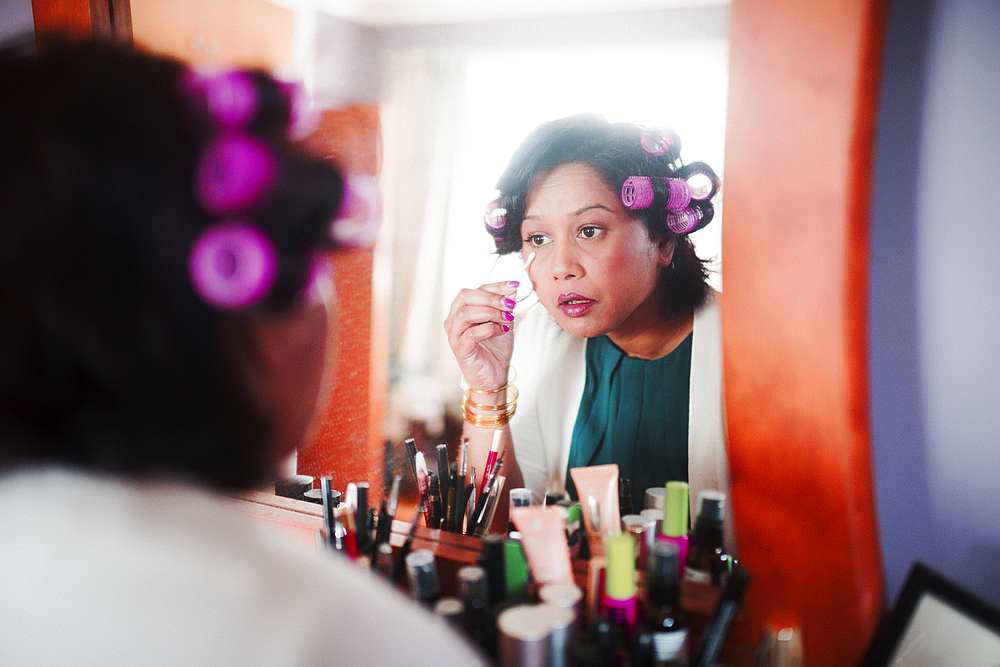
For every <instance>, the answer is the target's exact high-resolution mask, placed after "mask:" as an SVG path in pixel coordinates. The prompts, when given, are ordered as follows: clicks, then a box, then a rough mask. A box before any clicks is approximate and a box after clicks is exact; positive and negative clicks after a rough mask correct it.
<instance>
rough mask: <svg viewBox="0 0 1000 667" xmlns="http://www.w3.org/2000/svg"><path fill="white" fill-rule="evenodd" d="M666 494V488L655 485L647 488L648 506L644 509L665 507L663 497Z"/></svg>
mask: <svg viewBox="0 0 1000 667" xmlns="http://www.w3.org/2000/svg"><path fill="white" fill-rule="evenodd" d="M665 495H666V488H664V487H662V486H654V487H652V488H649V489H646V506H645V508H644V509H657V510H662V509H663V498H664V496H665Z"/></svg>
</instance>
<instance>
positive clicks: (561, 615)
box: [536, 603, 576, 667]
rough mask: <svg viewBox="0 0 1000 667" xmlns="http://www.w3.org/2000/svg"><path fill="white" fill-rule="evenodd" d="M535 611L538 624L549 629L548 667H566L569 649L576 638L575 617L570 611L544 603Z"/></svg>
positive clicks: (568, 661) (568, 662)
mask: <svg viewBox="0 0 1000 667" xmlns="http://www.w3.org/2000/svg"><path fill="white" fill-rule="evenodd" d="M536 610H537V612H536V613H537V614H538V617H539V618H538V622H539V624H544V625H547V626H548V628H549V661H548V667H568V665H569V664H570V660H569V648H570V646H571V645H572V643H573V640H574V639H575V637H576V615H575V614H574V613H573V610H572V609H567V608H566V607H558V606H554V605H549V604H544V603H543V604H540V605H538V606H537V607H536Z"/></svg>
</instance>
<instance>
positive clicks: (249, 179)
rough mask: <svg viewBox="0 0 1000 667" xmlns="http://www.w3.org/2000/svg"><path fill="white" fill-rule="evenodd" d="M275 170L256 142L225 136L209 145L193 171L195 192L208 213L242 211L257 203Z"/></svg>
mask: <svg viewBox="0 0 1000 667" xmlns="http://www.w3.org/2000/svg"><path fill="white" fill-rule="evenodd" d="M277 170H278V165H277V160H276V159H275V157H274V155H273V154H272V153H271V151H269V150H268V149H267V148H266V147H265V146H264V145H263V144H261V143H260V142H259V141H256V140H254V139H251V138H250V137H248V136H245V135H242V134H233V133H230V134H225V135H223V136H221V137H219V138H218V139H216V140H215V141H214V142H212V144H211V145H209V147H208V148H207V149H206V150H205V153H204V155H202V157H201V161H200V162H199V163H198V166H197V167H196V168H195V192H196V193H197V194H198V198H199V199H200V200H201V203H202V205H203V206H204V207H205V210H207V211H208V212H209V213H214V214H221V213H234V212H238V211H245V210H247V209H249V208H250V207H252V206H253V205H254V204H256V203H257V202H258V201H260V199H261V198H262V197H263V195H264V193H265V192H266V191H267V189H268V188H269V187H270V186H271V183H272V182H273V180H274V176H275V173H276V172H277Z"/></svg>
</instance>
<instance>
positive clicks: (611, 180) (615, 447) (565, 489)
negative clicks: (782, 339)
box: [445, 114, 731, 543]
mask: <svg viewBox="0 0 1000 667" xmlns="http://www.w3.org/2000/svg"><path fill="white" fill-rule="evenodd" d="M680 149H681V141H680V138H679V137H678V136H677V134H676V133H674V132H672V131H670V130H661V129H649V128H644V127H642V126H639V125H636V124H633V123H609V122H607V121H606V120H605V119H604V118H603V117H601V116H598V115H592V114H585V115H578V116H571V117H568V118H564V119H561V120H556V121H551V122H548V123H545V124H543V125H541V126H539V127H538V128H537V129H536V130H535V131H534V132H533V133H531V134H530V135H529V136H528V137H527V138H526V139H525V141H524V142H523V143H522V144H521V146H520V147H519V148H518V149H517V151H516V152H515V154H514V156H513V157H512V159H511V160H510V163H509V164H508V166H507V168H506V170H505V171H504V173H503V175H502V176H501V177H500V180H499V182H498V184H497V189H498V190H499V197H498V198H497V200H496V201H495V202H493V203H492V204H491V205H490V206H489V207H488V208H487V213H486V218H485V224H486V228H487V231H488V232H489V233H490V234H491V235H492V236H493V238H494V240H495V243H496V249H497V253H498V254H501V255H504V254H508V253H520V255H521V257H522V258H523V260H524V261H525V262H526V264H527V270H526V272H525V274H526V276H527V279H528V280H530V282H531V287H532V288H533V290H534V293H535V295H536V296H537V303H533V304H531V305H520V304H519V302H518V301H516V300H515V294H516V292H517V290H518V287H519V285H518V282H517V281H508V282H499V283H491V284H487V285H482V286H480V287H478V288H476V289H465V290H462V291H461V292H460V293H459V294H458V295H457V297H456V298H455V300H454V302H453V303H452V306H451V310H450V312H449V314H448V317H447V319H446V321H445V330H446V332H447V336H448V342H449V345H450V347H451V349H452V352H453V353H454V355H455V358H456V360H457V362H458V364H459V367H460V369H461V371H462V374H463V389H464V399H465V400H464V402H463V413H464V415H465V418H466V423H465V425H464V431H463V437H465V438H467V439H468V441H469V451H470V462H471V463H472V464H474V465H476V466H477V467H479V469H480V470H481V469H482V468H481V467H480V466H483V465H484V464H485V462H486V460H487V457H488V456H489V450H490V448H491V445H493V443H494V442H497V443H498V445H499V447H498V450H499V451H498V453H497V455H496V458H497V459H498V460H502V461H503V466H502V473H501V474H502V475H504V476H505V478H506V479H505V484H504V489H505V491H509V490H510V489H512V488H517V487H520V486H524V487H527V488H529V489H531V491H532V494H533V496H534V499H535V501H536V502H540V501H541V500H542V498H543V497H544V496H545V495H546V494H547V493H568V494H569V495H570V497H574V494H575V490H574V488H573V485H572V479H571V477H570V475H569V473H568V471H569V470H570V469H572V468H576V467H583V466H592V465H600V464H608V463H615V464H617V465H618V467H619V471H620V476H621V477H622V478H623V479H627V480H628V481H629V485H630V487H631V495H632V501H633V507H635V509H636V511H637V512H638V510H639V509H641V508H642V507H643V504H644V497H645V490H646V489H647V488H651V487H662V486H663V485H664V484H665V483H666V482H667V481H669V480H682V481H685V482H688V483H689V484H690V489H691V497H692V498H697V494H698V493H699V491H701V490H703V489H718V490H722V491H726V490H727V486H728V483H727V468H726V458H725V436H724V420H723V413H724V410H723V405H722V360H721V338H720V331H719V309H718V299H719V294H718V293H717V292H716V291H715V290H713V289H712V287H711V286H710V285H709V282H708V278H709V270H708V268H707V261H706V260H704V259H702V258H699V257H698V255H697V254H696V252H695V247H694V245H693V243H692V241H691V239H690V236H689V235H690V234H691V233H692V232H695V231H697V230H699V229H702V228H703V227H705V226H706V225H708V224H709V223H710V222H711V221H712V219H713V216H714V208H713V205H712V199H713V197H715V196H716V194H717V193H718V190H719V187H720V181H719V178H718V176H717V175H716V173H715V172H714V171H713V170H712V168H711V167H709V166H708V165H707V164H705V163H702V162H691V163H685V162H683V160H682V159H681V155H680ZM498 432H499V435H496V434H497V433H498ZM507 505H508V503H507V501H506V498H505V497H502V498H501V499H500V501H499V503H498V512H497V518H496V519H495V521H494V524H493V526H494V527H499V528H501V529H502V527H505V526H506V520H507V519H506V509H507ZM692 506H693V503H692ZM728 523H729V524H730V525H731V521H730V522H728ZM730 543H731V542H730Z"/></svg>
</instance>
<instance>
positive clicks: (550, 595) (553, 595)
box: [538, 584, 583, 632]
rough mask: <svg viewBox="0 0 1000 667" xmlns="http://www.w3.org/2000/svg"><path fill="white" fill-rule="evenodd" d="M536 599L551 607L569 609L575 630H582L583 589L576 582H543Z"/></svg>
mask: <svg viewBox="0 0 1000 667" xmlns="http://www.w3.org/2000/svg"><path fill="white" fill-rule="evenodd" d="M538 600H539V602H542V603H544V604H547V605H551V606H553V607H562V608H564V609H570V610H572V612H573V619H574V624H575V627H576V630H577V631H578V632H582V631H583V591H581V590H580V587H579V586H577V585H576V584H545V585H544V586H542V587H541V588H539V589H538Z"/></svg>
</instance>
